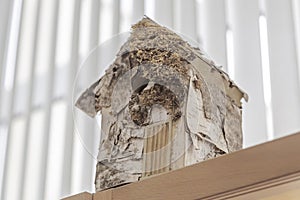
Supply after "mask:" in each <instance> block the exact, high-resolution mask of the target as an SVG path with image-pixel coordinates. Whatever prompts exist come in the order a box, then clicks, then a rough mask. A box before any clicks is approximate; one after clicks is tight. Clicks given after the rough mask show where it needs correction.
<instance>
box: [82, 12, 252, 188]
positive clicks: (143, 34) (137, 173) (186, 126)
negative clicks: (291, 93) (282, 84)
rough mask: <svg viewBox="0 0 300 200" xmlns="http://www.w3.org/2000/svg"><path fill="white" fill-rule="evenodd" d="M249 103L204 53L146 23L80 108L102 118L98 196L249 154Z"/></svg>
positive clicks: (86, 94) (134, 29)
mask: <svg viewBox="0 0 300 200" xmlns="http://www.w3.org/2000/svg"><path fill="white" fill-rule="evenodd" d="M243 97H244V98H245V99H246V100H247V95H246V94H245V93H244V92H242V91H241V90H240V89H239V88H238V87H237V86H236V85H235V84H234V83H233V82H232V81H231V80H230V79H229V77H228V75H227V74H226V73H224V72H223V71H222V70H221V69H220V68H218V67H216V66H215V64H214V63H213V62H212V61H210V60H208V59H207V58H206V57H205V56H204V55H203V54H202V53H201V51H200V50H199V49H196V48H193V47H191V46H190V45H189V44H188V43H187V42H185V41H184V40H183V39H182V38H180V37H179V36H178V35H176V34H175V33H173V32H172V31H170V30H169V29H167V28H165V27H162V26H159V25H158V24H156V23H155V22H153V21H152V20H150V19H149V18H147V17H145V18H144V19H142V20H141V21H140V22H139V23H137V24H136V25H134V26H133V27H132V33H131V36H130V37H129V38H128V40H127V42H126V43H125V44H124V45H123V46H122V47H121V49H120V51H119V53H118V54H117V56H116V59H115V60H114V62H113V63H112V64H111V66H110V67H109V68H108V69H107V70H106V74H105V75H104V76H103V77H102V78H101V79H100V80H99V81H97V82H96V83H94V84H93V85H92V86H91V87H90V88H88V89H87V90H86V91H85V92H84V93H83V94H82V95H81V97H80V98H79V99H78V101H77V103H76V106H77V107H79V108H80V109H82V110H83V111H84V112H86V113H87V114H88V115H90V116H92V117H93V116H95V115H96V114H97V113H98V112H99V111H101V112H102V127H101V129H102V133H101V141H100V145H99V154H98V164H97V172H96V178H95V184H96V190H97V191H100V190H103V189H107V188H110V187H115V186H118V185H121V184H125V183H129V182H134V181H138V180H140V179H141V178H145V177H148V176H151V175H154V174H159V173H162V172H166V171H169V170H174V169H177V168H180V167H183V166H187V165H190V164H193V163H196V162H200V161H203V160H207V159H209V158H213V157H217V156H219V155H223V154H225V153H230V152H233V151H236V150H239V149H241V148H242V121H241V119H242V117H241V102H240V100H241V98H243ZM86 134H88V133H86Z"/></svg>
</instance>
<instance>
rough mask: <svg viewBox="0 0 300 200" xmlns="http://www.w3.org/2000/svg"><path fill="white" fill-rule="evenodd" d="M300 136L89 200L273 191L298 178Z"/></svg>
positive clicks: (174, 198) (204, 196)
mask: <svg viewBox="0 0 300 200" xmlns="http://www.w3.org/2000/svg"><path fill="white" fill-rule="evenodd" d="M299 153H300V133H296V134H292V135H289V136H286V137H283V138H279V139H276V140H273V141H270V142H266V143H263V144H259V145H257V146H253V147H250V148H246V149H243V150H240V151H237V152H234V153H231V154H227V155H224V156H221V157H218V158H215V159H211V160H207V161H203V162H200V163H197V164H194V165H191V166H188V167H185V168H182V169H178V170H175V171H171V172H168V173H164V174H161V175H158V176H154V177H150V178H148V179H144V180H141V181H139V182H135V183H131V184H128V185H124V186H121V187H117V188H112V189H109V190H105V191H102V192H98V193H96V194H93V195H92V194H90V195H91V197H89V199H84V198H81V199H80V198H79V199H78V198H76V199H75V198H73V199H71V198H69V199H68V198H67V199H64V200H146V199H147V200H151V199H153V200H154V199H155V200H157V199H172V200H177V199H178V200H179V199H187V200H189V199H190V200H192V199H217V198H220V197H222V198H223V197H230V196H235V195H237V194H241V195H242V194H243V193H247V192H248V193H249V192H252V191H256V190H258V189H259V188H266V187H272V186H274V185H278V184H283V183H285V182H288V181H290V180H299V177H300V156H299Z"/></svg>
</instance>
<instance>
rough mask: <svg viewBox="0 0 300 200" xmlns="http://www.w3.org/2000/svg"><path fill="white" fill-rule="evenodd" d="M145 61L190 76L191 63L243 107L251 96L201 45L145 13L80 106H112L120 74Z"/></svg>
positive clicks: (92, 113) (89, 108) (90, 110)
mask: <svg viewBox="0 0 300 200" xmlns="http://www.w3.org/2000/svg"><path fill="white" fill-rule="evenodd" d="M142 64H143V65H146V64H150V65H151V67H153V68H157V69H159V68H161V66H167V67H169V68H170V69H172V70H173V71H175V72H176V73H178V74H179V76H182V77H186V78H187V79H188V78H189V76H190V74H189V72H188V68H187V67H185V66H189V67H190V68H192V69H193V71H194V72H195V74H196V75H199V76H201V77H204V81H207V82H210V83H214V84H217V85H218V87H219V89H220V90H221V91H222V92H223V93H224V94H226V95H227V96H228V97H229V98H230V99H231V100H232V102H233V103H234V104H235V105H237V106H239V107H241V99H242V98H244V99H245V100H246V101H247V100H248V96H247V94H246V93H245V92H243V91H242V90H241V89H240V88H239V87H238V86H237V85H236V84H235V83H234V82H233V81H232V80H231V79H230V78H229V76H228V75H227V74H226V73H225V72H224V71H223V70H222V69H221V67H219V66H217V65H216V64H215V63H214V62H213V61H212V60H210V59H208V58H207V57H206V56H205V54H204V53H203V52H202V51H201V50H200V49H199V48H197V47H192V46H191V45H190V44H189V43H188V42H186V41H185V40H184V39H182V38H181V37H180V36H179V35H178V34H176V33H174V32H173V31H171V30H170V29H168V28H166V27H163V26H160V25H159V24H157V23H156V22H154V21H153V20H151V19H150V18H148V17H146V16H145V17H144V18H143V19H142V20H140V21H139V22H138V23H136V24H134V25H133V26H132V31H131V34H130V36H129V38H128V39H127V41H126V42H125V43H124V44H123V45H122V47H121V49H120V50H119V52H118V53H117V55H116V58H115V60H114V61H113V63H112V64H111V65H110V66H109V68H108V69H107V70H106V72H105V75H104V76H102V77H101V78H100V79H99V80H98V81H96V82H95V83H93V84H92V85H91V86H90V87H89V88H88V89H86V91H84V92H83V93H82V95H81V96H80V97H79V98H78V100H77V102H76V106H77V107H78V108H80V109H81V110H83V111H84V112H85V113H87V114H88V115H90V116H92V117H93V116H95V115H96V113H97V112H98V111H101V109H102V108H106V107H110V106H111V103H112V93H113V89H114V87H115V85H116V84H117V80H118V78H119V77H121V76H122V75H124V74H125V73H126V72H128V71H129V70H132V69H133V68H134V67H136V66H138V65H142ZM135 73H137V71H135ZM159 73H161V72H159ZM168 76H169V74H166V77H168ZM183 79H184V78H183Z"/></svg>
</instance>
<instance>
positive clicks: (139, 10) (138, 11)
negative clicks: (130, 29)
mask: <svg viewBox="0 0 300 200" xmlns="http://www.w3.org/2000/svg"><path fill="white" fill-rule="evenodd" d="M132 10H133V12H132V17H131V22H132V23H136V22H137V21H139V20H140V19H141V18H142V17H143V15H144V0H133V8H132Z"/></svg>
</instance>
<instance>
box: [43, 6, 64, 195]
mask: <svg viewBox="0 0 300 200" xmlns="http://www.w3.org/2000/svg"><path fill="white" fill-rule="evenodd" d="M58 10H59V1H58V0H54V3H53V10H52V12H53V15H52V16H51V17H52V18H53V20H52V25H51V26H50V27H51V30H50V32H51V34H50V38H49V40H50V41H51V42H50V46H49V48H50V51H49V63H48V65H49V68H48V72H47V76H49V78H48V79H47V83H46V88H44V89H45V90H46V91H47V93H46V96H45V126H44V130H43V132H44V134H45V135H44V138H43V148H42V149H41V151H42V159H41V161H40V162H41V163H42V165H41V168H42V170H41V174H40V177H41V180H40V183H41V186H40V187H41V188H40V193H39V197H38V198H39V199H45V190H46V187H45V185H46V174H47V170H51V169H48V157H49V153H51V152H49V149H48V148H49V138H50V135H49V134H50V128H53V127H50V122H51V107H52V99H53V94H54V79H55V77H54V76H55V69H56V67H55V60H56V59H55V55H56V44H57V43H56V39H57V26H58ZM58 126H59V125H58ZM57 164H59V161H57ZM56 176H61V175H59V174H57V175H56ZM57 184H59V183H57Z"/></svg>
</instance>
